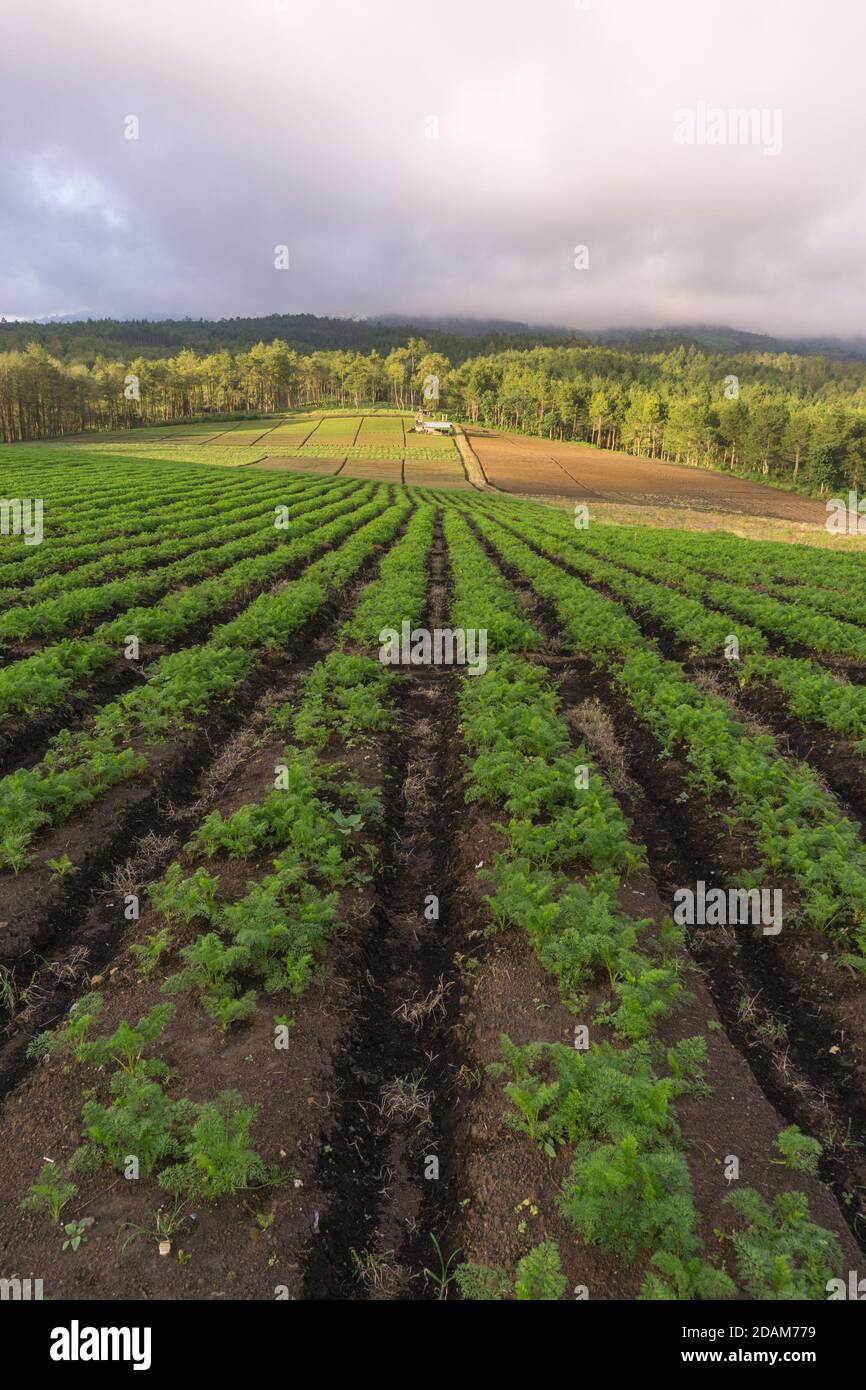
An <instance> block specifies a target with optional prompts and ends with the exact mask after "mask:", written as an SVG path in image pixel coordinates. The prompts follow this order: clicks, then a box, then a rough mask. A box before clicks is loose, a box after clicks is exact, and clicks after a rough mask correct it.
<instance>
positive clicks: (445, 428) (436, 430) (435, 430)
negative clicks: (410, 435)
mask: <svg viewBox="0 0 866 1390" xmlns="http://www.w3.org/2000/svg"><path fill="white" fill-rule="evenodd" d="M415 433H416V434H453V433H454V426H453V425H452V424H451V421H450V420H426V419H425V418H424V416H423V415H416V416H415Z"/></svg>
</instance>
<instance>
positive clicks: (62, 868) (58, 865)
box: [45, 854, 78, 878]
mask: <svg viewBox="0 0 866 1390" xmlns="http://www.w3.org/2000/svg"><path fill="white" fill-rule="evenodd" d="M45 862H46V863H47V865H48V867H49V869H50V870H51V877H52V878H65V877H66V875H67V874H74V873H77V872H78V870H77V869H76V867H75V865H74V864H73V862H72V860H71V859H70V858H69V855H68V854H62V855H61V856H60V858H59V859H47V860H46V861H45Z"/></svg>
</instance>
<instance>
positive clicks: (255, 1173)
mask: <svg viewBox="0 0 866 1390" xmlns="http://www.w3.org/2000/svg"><path fill="white" fill-rule="evenodd" d="M255 1115H256V1111H255V1108H254V1107H251V1106H245V1105H244V1104H243V1102H242V1100H241V1097H240V1096H239V1095H238V1093H237V1092H236V1091H222V1092H221V1093H220V1094H219V1095H218V1096H217V1097H216V1099H215V1100H212V1101H208V1102H207V1104H205V1105H201V1106H199V1109H198V1115H197V1118H196V1120H195V1123H194V1124H193V1126H192V1128H191V1130H190V1133H189V1137H188V1138H187V1140H186V1142H185V1143H184V1146H183V1150H184V1153H185V1155H186V1157H185V1161H184V1162H183V1163H179V1164H174V1165H172V1166H171V1167H169V1168H166V1169H165V1170H164V1171H163V1172H162V1173H160V1175H159V1184H160V1186H161V1187H165V1188H166V1189H167V1190H168V1191H169V1192H174V1193H175V1194H177V1195H178V1196H180V1195H183V1196H184V1197H188V1198H194V1199H196V1200H201V1201H209V1200H212V1199H213V1198H216V1197H222V1196H226V1195H228V1194H229V1193H232V1192H238V1191H240V1190H241V1189H243V1188H247V1187H253V1186H255V1187H260V1186H263V1185H265V1184H266V1183H268V1182H272V1181H275V1180H276V1175H275V1174H274V1173H273V1172H269V1170H268V1169H267V1167H266V1166H265V1164H264V1162H263V1161H262V1159H261V1158H259V1156H258V1154H257V1153H256V1152H255V1150H254V1149H253V1148H252V1147H251V1141H250V1130H251V1127H252V1123H253V1120H254V1119H255Z"/></svg>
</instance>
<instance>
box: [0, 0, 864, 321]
mask: <svg viewBox="0 0 866 1390" xmlns="http://www.w3.org/2000/svg"><path fill="white" fill-rule="evenodd" d="M589 3H590V8H589V9H588V10H583V9H581V8H580V7H579V5H578V4H576V3H575V0H536V3H534V4H531V5H530V4H527V3H525V2H524V3H518V2H517V0H472V3H467V2H466V0H426V3H424V2H423V0H422V3H415V4H412V5H406V4H405V0H374V3H372V4H370V5H359V4H357V0H330V3H324V2H323V0H288V2H287V3H286V4H282V3H281V0H184V3H183V4H178V3H177V0H147V3H143V4H140V5H122V6H121V5H117V4H116V3H115V2H114V0H78V3H77V4H76V5H74V6H70V5H69V4H68V0H30V3H29V4H28V5H26V6H23V5H22V6H19V7H17V9H16V11H14V12H12V13H9V14H7V16H6V18H5V20H4V40H5V42H4V48H5V59H4V74H3V83H2V86H0V129H2V137H0V142H2V145H0V237H2V245H3V257H2V261H0V313H5V314H6V315H7V316H31V315H40V314H51V313H83V314H89V315H93V316H96V315H103V314H107V315H108V314H110V315H114V316H128V315H135V314H141V315H147V316H151V317H153V316H158V315H162V314H178V315H179V314H187V313H188V314H192V315H195V316H199V315H200V316H205V317H218V316H221V315H234V314H256V313H268V312H273V311H278V312H301V311H303V312H318V313H328V312H333V313H368V314H373V313H377V312H385V311H392V312H400V313H406V314H411V313H418V314H436V313H463V314H471V315H479V316H480V315H490V316H496V317H511V318H522V319H527V320H529V321H536V322H538V321H544V322H560V323H565V324H570V325H573V326H575V327H585V328H593V327H601V326H606V325H616V324H662V323H671V322H684V321H693V322H724V323H730V324H735V325H736V326H739V327H743V328H747V329H753V330H756V331H761V330H765V331H771V332H778V333H794V332H833V333H839V334H844V333H853V332H862V331H864V328H866V275H864V271H863V268H862V254H861V250H860V248H861V247H862V245H863V242H864V232H866V188H864V179H863V172H862V171H863V169H864V167H866V162H864V154H866V122H864V119H863V117H864V106H866V98H864V95H863V84H862V76H861V72H860V54H861V53H862V51H863V49H864V40H866V11H864V9H863V7H862V6H861V4H860V0H824V3H823V4H822V5H821V6H816V5H815V4H814V3H813V0H761V4H760V5H756V4H755V3H754V0H724V3H722V0H701V3H700V4H696V3H695V0H654V3H652V4H647V3H645V0H589ZM701 103H703V105H704V107H706V108H709V109H710V110H712V109H713V108H718V109H720V110H721V111H723V112H728V111H730V110H731V109H746V108H757V109H764V110H766V111H768V112H775V111H777V110H778V111H779V112H781V120H782V126H781V135H782V140H781V150H780V152H779V153H778V154H775V155H772V154H770V155H768V154H765V153H764V150H763V148H762V147H761V146H760V145H753V144H739V145H710V144H694V145H686V146H683V145H678V144H677V143H676V142H675V139H674V129H675V120H674V113H675V112H676V111H677V110H681V109H683V108H685V109H688V110H690V111H692V112H699V110H700V106H699V104H701ZM129 116H136V117H137V119H138V121H139V123H140V138H139V139H138V140H127V139H125V138H124V123H125V121H126V118H127V117H129ZM431 135H435V136H436V138H429V137H430V136H431ZM281 244H286V245H288V247H289V249H290V269H289V270H288V271H279V270H276V269H275V268H274V263H273V262H274V248H275V247H276V246H278V245H281ZM579 244H585V245H587V246H588V248H589V260H590V264H589V269H588V270H576V269H575V268H574V248H575V247H576V246H577V245H579Z"/></svg>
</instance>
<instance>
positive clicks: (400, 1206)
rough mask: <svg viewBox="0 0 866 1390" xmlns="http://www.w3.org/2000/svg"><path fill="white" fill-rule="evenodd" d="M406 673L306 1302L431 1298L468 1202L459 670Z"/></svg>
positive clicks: (352, 967)
mask: <svg viewBox="0 0 866 1390" xmlns="http://www.w3.org/2000/svg"><path fill="white" fill-rule="evenodd" d="M447 611H448V580H447V571H446V559H445V548H444V542H443V540H442V536H441V530H439V531H438V532H437V535H436V537H435V539H434V544H433V548H432V552H431V583H430V594H429V605H428V614H427V617H426V619H425V622H426V624H427V626H428V627H431V628H432V627H436V626H442V625H444V621H445V616H446V614H447ZM406 674H407V675H408V677H409V684H408V688H407V690H406V692H405V695H404V699H403V704H402V720H401V725H400V729H399V731H398V732H397V733H396V734H395V735H394V736H393V737H392V738H390V739H389V740H388V744H387V748H386V760H387V763H386V768H385V777H384V792H385V795H384V800H385V806H386V818H385V825H384V830H383V836H382V844H381V855H382V862H381V868H380V872H379V874H378V881H377V903H376V910H375V912H374V914H373V916H372V917H371V918H370V919H369V920H367V921H366V922H365V923H362V924H360V929H359V931H358V933H357V934H356V938H355V940H354V941H353V942H351V943H350V944H349V952H348V959H347V960H345V961H344V963H343V967H342V969H341V972H340V973H341V974H342V975H343V978H344V979H345V981H346V984H347V988H348V997H349V999H350V1000H351V1005H352V1013H353V1020H354V1021H353V1025H352V1027H351V1029H350V1032H349V1036H348V1037H347V1038H346V1039H345V1040H344V1042H343V1045H342V1048H341V1058H340V1062H339V1065H338V1068H337V1078H336V1088H337V1093H338V1095H339V1102H338V1111H337V1116H336V1119H335V1120H334V1121H333V1124H332V1128H331V1129H330V1131H329V1134H328V1139H327V1143H326V1144H325V1145H324V1146H323V1149H322V1159H321V1161H320V1164H319V1168H318V1171H317V1183H318V1185H319V1186H320V1187H321V1188H322V1190H323V1192H324V1194H325V1201H326V1208H327V1210H326V1215H325V1216H324V1218H323V1220H322V1224H321V1228H320V1231H319V1233H318V1236H317V1239H316V1241H315V1242H314V1243H313V1244H312V1245H311V1248H310V1254H309V1261H308V1265H307V1272H306V1280H305V1289H304V1297H305V1298H313V1299H334V1298H339V1299H355V1300H357V1299H365V1298H366V1299H383V1298H387V1299H393V1298H401V1297H409V1298H413V1299H417V1298H425V1297H432V1296H433V1287H432V1285H431V1284H430V1282H429V1281H428V1280H426V1279H425V1277H424V1269H425V1268H426V1267H427V1266H431V1267H432V1268H434V1269H435V1268H436V1265H437V1256H436V1250H435V1246H434V1243H433V1237H434V1236H435V1238H436V1240H437V1241H438V1242H439V1244H440V1246H441V1247H442V1248H443V1249H444V1248H446V1247H449V1248H450V1244H451V1236H450V1231H451V1227H452V1224H453V1220H454V1214H455V1212H456V1208H457V1193H456V1171H455V1164H454V1155H453V1145H452V1140H451V1138H450V1135H451V1133H452V1131H453V1125H454V1116H453V1113H452V1107H451V1103H450V1100H449V1095H450V1093H451V1091H452V1090H453V1083H454V1073H455V1070H456V1066H457V1062H458V1061H459V1057H458V1053H459V1048H458V1047H457V1046H456V1044H455V1040H454V1037H453V1010H454V1008H455V1005H456V1000H455V998H454V996H455V993H456V989H455V980H454V974H455V971H454V965H453V957H454V954H455V950H456V947H457V945H458V944H460V941H461V935H460V927H459V912H458V907H457V903H456V897H455V885H454V882H453V871H452V865H453V857H454V845H453V840H452V836H453V834H454V832H455V826H456V823H457V815H458V814H459V811H458V800H459V798H460V796H461V794H462V792H461V784H460V779H459V775H458V773H457V769H456V766H455V764H454V758H455V751H454V750H455V749H456V747H457V741H458V740H457V732H456V723H457V716H456V700H455V683H454V682H455V673H454V671H453V669H451V668H448V667H437V666H429V667H420V668H419V667H414V668H410V669H409V670H408V672H406ZM431 895H433V897H434V898H435V908H434V906H433V904H432V903H431ZM433 911H435V914H436V915H435V916H433V915H431V914H432V912H433Z"/></svg>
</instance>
